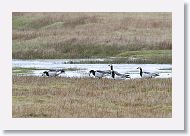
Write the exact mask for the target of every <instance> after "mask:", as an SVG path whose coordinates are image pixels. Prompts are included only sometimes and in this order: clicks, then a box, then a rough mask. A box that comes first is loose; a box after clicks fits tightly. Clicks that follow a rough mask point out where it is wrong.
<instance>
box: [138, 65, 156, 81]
mask: <svg viewBox="0 0 190 136" xmlns="http://www.w3.org/2000/svg"><path fill="white" fill-rule="evenodd" d="M137 69H140V76H141V77H142V78H153V77H156V76H159V74H158V73H152V72H145V71H143V70H142V68H141V67H138V68H137Z"/></svg>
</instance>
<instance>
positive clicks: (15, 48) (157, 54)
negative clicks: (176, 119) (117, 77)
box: [12, 12, 172, 63]
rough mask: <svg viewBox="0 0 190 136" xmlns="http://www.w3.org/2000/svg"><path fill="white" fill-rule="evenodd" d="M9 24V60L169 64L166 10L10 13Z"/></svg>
mask: <svg viewBox="0 0 190 136" xmlns="http://www.w3.org/2000/svg"><path fill="white" fill-rule="evenodd" d="M12 29H13V32H12V40H13V42H12V43H13V45H12V57H13V59H73V58H108V57H119V58H125V60H126V62H129V60H139V59H140V61H137V62H135V63H141V60H142V61H143V62H144V63H172V51H171V50H172V14H171V13H160V12H159V13H141V12H139V13H23V12H22V13H16V12H15V13H13V16H12ZM133 62H134V61H131V63H133ZM122 63H123V62H122Z"/></svg>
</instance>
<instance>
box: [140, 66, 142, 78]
mask: <svg viewBox="0 0 190 136" xmlns="http://www.w3.org/2000/svg"><path fill="white" fill-rule="evenodd" d="M140 76H141V77H142V68H140Z"/></svg>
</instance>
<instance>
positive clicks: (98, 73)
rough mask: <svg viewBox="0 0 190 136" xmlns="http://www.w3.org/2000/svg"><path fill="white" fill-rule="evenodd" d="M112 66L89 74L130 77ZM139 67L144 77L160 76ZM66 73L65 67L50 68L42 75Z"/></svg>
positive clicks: (93, 75)
mask: <svg viewBox="0 0 190 136" xmlns="http://www.w3.org/2000/svg"><path fill="white" fill-rule="evenodd" d="M108 66H109V67H110V70H105V71H102V70H90V71H89V76H90V77H94V78H102V77H105V76H111V78H113V79H126V78H130V75H129V74H121V73H119V72H117V71H115V70H113V65H108ZM137 69H139V70H140V72H139V74H140V76H141V77H142V78H153V77H157V76H159V74H158V73H152V72H147V71H143V70H142V68H141V67H138V68H137ZM62 73H65V70H64V69H58V70H54V69H51V70H48V71H44V72H43V74H42V76H46V77H56V76H59V75H60V74H62Z"/></svg>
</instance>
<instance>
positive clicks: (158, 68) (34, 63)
mask: <svg viewBox="0 0 190 136" xmlns="http://www.w3.org/2000/svg"><path fill="white" fill-rule="evenodd" d="M88 60H89V61H91V62H92V61H104V59H88ZM80 61H87V59H51V60H48V59H45V60H44V59H42V60H18V59H13V61H12V68H13V73H16V75H18V76H19V75H20V76H42V73H43V72H44V71H45V70H48V69H65V73H63V74H61V75H60V76H61V77H70V78H73V77H74V78H81V77H89V71H90V70H110V67H109V66H108V65H109V64H75V63H73V62H80ZM112 65H113V68H114V70H115V71H118V72H119V73H122V74H124V73H128V74H129V75H130V77H131V78H140V74H139V70H138V69H137V67H142V69H143V71H149V72H156V73H159V75H160V76H158V77H157V78H171V77H172V65H171V64H112ZM19 68H21V69H22V68H23V69H25V68H26V69H30V72H28V71H27V72H26V70H23V71H20V72H16V71H18V69H19Z"/></svg>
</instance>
